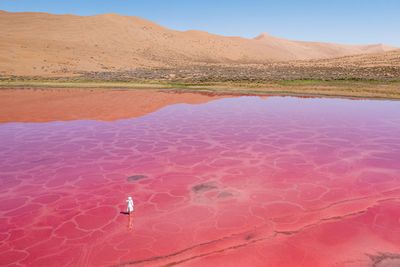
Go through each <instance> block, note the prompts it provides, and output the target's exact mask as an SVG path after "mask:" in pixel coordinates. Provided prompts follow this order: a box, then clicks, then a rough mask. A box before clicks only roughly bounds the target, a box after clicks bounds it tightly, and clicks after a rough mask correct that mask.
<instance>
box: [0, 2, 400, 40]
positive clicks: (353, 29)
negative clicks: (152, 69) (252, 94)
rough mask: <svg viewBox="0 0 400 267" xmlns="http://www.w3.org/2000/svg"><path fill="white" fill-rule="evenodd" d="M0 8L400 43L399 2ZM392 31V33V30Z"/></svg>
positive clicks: (242, 32)
mask: <svg viewBox="0 0 400 267" xmlns="http://www.w3.org/2000/svg"><path fill="white" fill-rule="evenodd" d="M0 10H5V11H10V12H48V13H52V14H75V15H84V16H87V15H96V14H104V13H118V14H121V15H129V16H138V17H141V18H144V19H147V20H151V21H153V22H155V23H158V24H160V25H162V26H165V27H167V28H170V29H175V30H182V31H184V30H202V31H207V32H210V33H213V34H219V35H225V36H240V37H244V38H254V37H256V36H257V35H259V34H260V33H262V32H267V33H269V34H271V35H273V36H278V37H282V38H287V39H292V40H303V41H321V42H334V43H343V44H376V43H384V44H387V45H393V46H397V47H400V34H398V28H399V26H400V16H398V12H399V11H400V1H395V0H381V1H373V0H370V1H361V0H349V1H345V0H337V1H334V2H333V1H332V2H326V1H323V2H322V1H316V0H309V1H303V3H299V1H295V0H284V1H279V2H277V1H261V0H250V1H238V0H230V1H218V3H214V2H213V1H211V0H204V1H201V2H197V1H196V2H190V3H189V2H187V1H180V0H171V1H160V0H147V1H146V2H133V1H127V0H115V1H107V0H87V1H84V2H83V1H77V0H59V1H51V0H40V1H37V0H36V1H32V0H20V1H18V2H17V1H12V0H3V1H1V2H0ZM396 33H397V34H396Z"/></svg>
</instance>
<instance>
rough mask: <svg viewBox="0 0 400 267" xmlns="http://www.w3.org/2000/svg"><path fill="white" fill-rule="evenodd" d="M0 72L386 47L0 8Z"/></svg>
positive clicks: (307, 55) (259, 58) (269, 58)
mask: <svg viewBox="0 0 400 267" xmlns="http://www.w3.org/2000/svg"><path fill="white" fill-rule="evenodd" d="M0 36H1V38H0V74H3V75H10V74H12V75H43V76H50V75H60V74H73V73H77V72H82V71H83V72H85V71H123V70H130V69H134V68H143V67H172V66H174V67H177V66H182V65H186V64H197V63H223V64H230V63H267V62H275V61H290V60H308V59H323V58H334V57H341V56H346V55H354V54H365V53H377V52H383V51H388V50H391V49H392V48H391V47H387V46H384V45H368V46H350V45H338V44H328V43H313V42H298V41H289V40H285V39H280V38H275V37H272V36H269V35H267V34H261V35H260V36H258V37H256V38H254V39H245V38H240V37H224V36H218V35H213V34H209V33H207V32H201V31H185V32H181V31H175V30H170V29H167V28H164V27H162V26H159V25H157V24H154V23H152V22H150V21H146V20H143V19H140V18H137V17H127V16H120V15H115V14H107V15H98V16H88V17H81V16H73V15H51V14H46V13H9V12H4V11H0Z"/></svg>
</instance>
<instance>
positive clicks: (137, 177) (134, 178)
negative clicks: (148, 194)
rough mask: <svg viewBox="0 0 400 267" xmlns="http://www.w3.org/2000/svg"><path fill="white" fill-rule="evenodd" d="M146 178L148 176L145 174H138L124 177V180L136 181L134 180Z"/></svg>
mask: <svg viewBox="0 0 400 267" xmlns="http://www.w3.org/2000/svg"><path fill="white" fill-rule="evenodd" d="M146 178H148V177H147V176H146V175H142V174H138V175H132V176H129V177H127V178H126V180H127V181H128V182H130V183H131V182H136V181H139V180H142V179H146Z"/></svg>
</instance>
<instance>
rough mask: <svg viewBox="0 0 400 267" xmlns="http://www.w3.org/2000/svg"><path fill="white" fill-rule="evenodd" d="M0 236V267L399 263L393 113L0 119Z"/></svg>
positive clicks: (326, 108) (343, 108) (244, 101)
mask: <svg viewBox="0 0 400 267" xmlns="http://www.w3.org/2000/svg"><path fill="white" fill-rule="evenodd" d="M128 196H132V197H133V199H134V202H135V212H134V213H133V215H131V216H128V215H126V214H123V213H122V212H124V211H125V210H126V204H125V200H126V198H127V197H128ZM0 227H1V231H0V265H2V266H7V265H10V266H130V265H132V266H164V265H175V264H176V265H181V266H279V267H282V266H288V267H289V266H290V267H292V266H306V267H313V266H321V267H322V266H336V267H340V266H349V267H356V266H357V267H358V266H400V103H399V102H396V101H372V100H371V101H365V100H364V101H355V100H341V99H302V98H291V97H271V98H259V97H239V98H227V99H222V100H216V101H213V102H209V103H207V104H201V105H186V104H178V105H172V106H168V107H166V108H163V109H161V110H159V111H157V112H154V113H152V114H148V115H146V116H143V117H139V118H134V119H124V120H118V121H113V122H102V121H84V120H76V121H69V122H48V123H3V124H0Z"/></svg>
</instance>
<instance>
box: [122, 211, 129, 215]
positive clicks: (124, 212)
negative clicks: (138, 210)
mask: <svg viewBox="0 0 400 267" xmlns="http://www.w3.org/2000/svg"><path fill="white" fill-rule="evenodd" d="M120 214H124V215H129V214H130V213H129V212H127V211H121V212H120Z"/></svg>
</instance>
